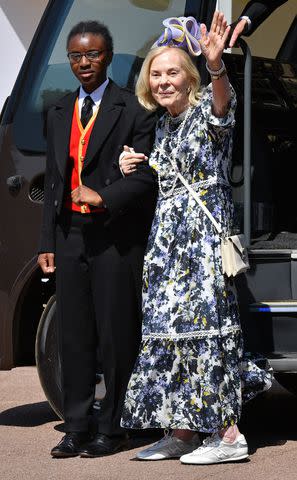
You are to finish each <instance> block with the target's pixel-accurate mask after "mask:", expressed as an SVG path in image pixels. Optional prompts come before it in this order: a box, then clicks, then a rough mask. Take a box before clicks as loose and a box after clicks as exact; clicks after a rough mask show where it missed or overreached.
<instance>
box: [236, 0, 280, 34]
mask: <svg viewBox="0 0 297 480" xmlns="http://www.w3.org/2000/svg"><path fill="white" fill-rule="evenodd" d="M286 1H287V0H261V1H257V0H251V1H250V2H248V4H247V5H246V7H245V8H244V10H243V12H242V14H241V16H242V15H246V16H248V17H249V18H250V20H251V22H252V24H251V27H250V29H249V30H248V31H247V32H244V35H247V36H249V35H251V34H252V33H253V32H254V31H255V30H256V28H258V27H259V25H261V23H263V22H264V20H266V18H267V17H269V15H271V13H272V12H274V10H275V9H276V8H278V7H280V6H281V5H282V4H283V3H286Z"/></svg>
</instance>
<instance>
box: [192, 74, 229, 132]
mask: <svg viewBox="0 0 297 480" xmlns="http://www.w3.org/2000/svg"><path fill="white" fill-rule="evenodd" d="M230 87H231V99H230V104H229V108H228V111H227V113H226V115H224V117H216V116H215V115H214V114H213V112H212V84H211V83H210V84H209V85H208V86H207V87H206V88H205V90H204V92H203V94H202V97H201V101H200V102H201V103H200V106H201V113H202V115H203V117H204V119H205V122H206V124H207V125H208V127H209V128H210V130H215V131H218V130H219V131H224V130H225V129H228V128H232V127H234V125H235V118H234V115H235V109H236V94H235V91H234V88H233V87H232V85H230Z"/></svg>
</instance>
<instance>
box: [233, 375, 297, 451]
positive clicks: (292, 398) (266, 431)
mask: <svg viewBox="0 0 297 480" xmlns="http://www.w3.org/2000/svg"><path fill="white" fill-rule="evenodd" d="M296 400H297V399H296V395H293V394H291V393H289V392H288V391H287V390H285V389H283V388H282V387H281V386H280V385H279V384H277V382H275V383H274V384H273V387H272V388H271V390H269V391H268V392H266V393H263V394H262V395H259V396H258V397H257V398H255V399H254V400H252V401H251V402H249V403H247V404H246V405H245V406H244V409H243V413H242V419H241V422H240V429H241V431H242V433H244V434H245V435H246V437H247V441H248V445H249V452H250V453H251V454H252V453H255V452H256V451H257V449H258V448H264V447H268V446H273V445H284V444H285V443H286V442H287V441H288V440H293V441H294V440H295V441H297V413H296Z"/></svg>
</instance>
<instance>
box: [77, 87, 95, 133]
mask: <svg viewBox="0 0 297 480" xmlns="http://www.w3.org/2000/svg"><path fill="white" fill-rule="evenodd" d="M93 105H94V102H93V100H92V98H91V97H90V95H87V96H86V97H85V99H84V103H83V106H82V109H81V114H80V121H81V124H82V126H83V127H84V128H85V127H86V125H87V124H88V122H89V120H90V118H91V117H92V115H93Z"/></svg>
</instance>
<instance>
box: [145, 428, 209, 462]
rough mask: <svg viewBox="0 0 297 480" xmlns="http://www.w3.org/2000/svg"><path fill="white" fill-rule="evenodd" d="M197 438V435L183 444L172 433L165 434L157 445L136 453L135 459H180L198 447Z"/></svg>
mask: <svg viewBox="0 0 297 480" xmlns="http://www.w3.org/2000/svg"><path fill="white" fill-rule="evenodd" d="M200 443H201V442H200V440H199V436H198V434H197V433H195V435H194V436H193V438H192V439H191V440H190V441H189V442H185V441H184V440H181V439H180V438H177V437H174V436H173V432H171V433H165V436H164V437H163V438H161V440H159V441H158V442H157V443H154V445H151V446H150V447H148V448H146V449H145V450H142V451H141V452H138V453H137V454H136V457H137V458H138V459H139V460H164V459H167V458H180V457H181V456H182V455H185V454H186V453H189V452H192V451H193V449H194V448H197V447H198V446H199V445H200Z"/></svg>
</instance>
